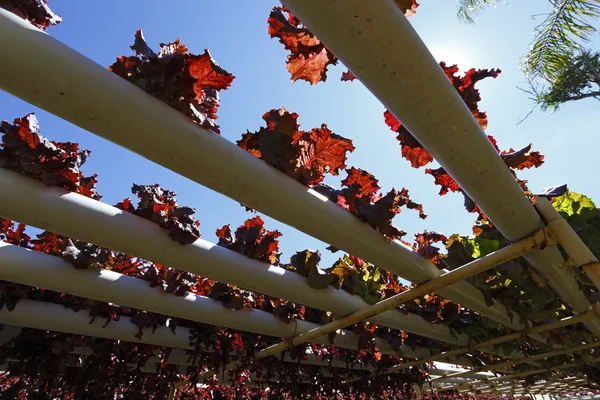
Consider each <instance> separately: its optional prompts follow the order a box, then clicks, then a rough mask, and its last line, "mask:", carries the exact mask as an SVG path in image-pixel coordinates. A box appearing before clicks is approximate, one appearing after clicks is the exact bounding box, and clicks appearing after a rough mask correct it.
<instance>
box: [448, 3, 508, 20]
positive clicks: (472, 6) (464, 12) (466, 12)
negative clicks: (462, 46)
mask: <svg viewBox="0 0 600 400" xmlns="http://www.w3.org/2000/svg"><path fill="white" fill-rule="evenodd" d="M501 2H502V3H505V2H506V1H505V0H460V1H459V2H458V18H459V19H461V20H462V21H464V22H468V23H470V24H472V23H474V22H475V16H476V15H477V14H479V13H480V12H481V11H483V10H484V9H485V8H487V7H491V6H495V5H496V4H497V3H501Z"/></svg>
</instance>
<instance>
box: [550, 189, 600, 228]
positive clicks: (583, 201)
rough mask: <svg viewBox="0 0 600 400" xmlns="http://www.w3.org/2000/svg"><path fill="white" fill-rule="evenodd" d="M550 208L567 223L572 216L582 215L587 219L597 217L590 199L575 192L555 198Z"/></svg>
mask: <svg viewBox="0 0 600 400" xmlns="http://www.w3.org/2000/svg"><path fill="white" fill-rule="evenodd" d="M552 206H553V207H554V208H555V209H556V211H558V212H559V214H560V215H562V217H563V218H565V219H566V220H567V221H568V220H569V217H571V216H573V215H582V216H585V217H589V218H591V217H594V216H596V215H598V209H597V208H596V204H594V202H593V201H592V199H590V198H589V197H587V196H585V195H583V194H579V193H575V192H567V193H565V194H563V195H562V196H559V197H556V198H555V199H554V202H553V203H552Z"/></svg>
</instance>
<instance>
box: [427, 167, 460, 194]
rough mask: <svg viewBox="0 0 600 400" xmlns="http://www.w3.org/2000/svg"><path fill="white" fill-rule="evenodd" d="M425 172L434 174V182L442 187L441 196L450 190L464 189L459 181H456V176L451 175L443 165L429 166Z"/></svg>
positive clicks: (458, 190)
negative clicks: (433, 167)
mask: <svg viewBox="0 0 600 400" xmlns="http://www.w3.org/2000/svg"><path fill="white" fill-rule="evenodd" d="M425 173H426V174H430V175H431V176H433V177H434V178H435V182H434V183H435V184H436V185H439V186H440V187H441V188H440V196H443V195H445V194H446V193H448V192H461V191H462V189H461V188H460V186H459V185H458V183H456V181H455V180H454V178H452V177H451V176H450V174H448V173H447V172H446V170H445V169H444V168H442V167H440V168H436V169H431V168H428V169H426V170H425Z"/></svg>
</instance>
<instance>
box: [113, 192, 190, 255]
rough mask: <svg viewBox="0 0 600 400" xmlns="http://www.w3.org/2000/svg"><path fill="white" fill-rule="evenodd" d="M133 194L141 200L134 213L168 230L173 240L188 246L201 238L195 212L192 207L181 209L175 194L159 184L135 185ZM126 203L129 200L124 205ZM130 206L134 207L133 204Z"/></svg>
mask: <svg viewBox="0 0 600 400" xmlns="http://www.w3.org/2000/svg"><path fill="white" fill-rule="evenodd" d="M131 193H133V194H135V195H137V196H138V198H139V199H140V202H139V204H138V206H137V208H136V209H135V210H134V213H135V214H136V215H138V216H140V217H142V218H145V219H147V220H150V221H153V222H155V223H157V224H158V225H159V226H160V227H161V228H163V229H166V230H168V231H169V237H170V238H171V239H173V240H175V241H176V242H179V243H180V244H182V245H186V244H191V243H194V242H195V241H196V240H197V239H198V238H199V237H200V230H199V229H198V226H199V225H200V223H199V221H197V220H196V219H195V218H194V217H192V215H193V214H194V212H195V210H194V209H193V208H191V207H180V206H179V205H178V204H177V200H176V199H175V192H172V191H170V190H166V189H163V188H161V187H160V186H159V185H158V184H154V185H136V184H133V186H132V188H131ZM125 201H127V199H126V200H124V201H123V203H125ZM120 204H121V203H120ZM123 205H124V206H125V204H123ZM129 206H130V207H132V206H131V203H129Z"/></svg>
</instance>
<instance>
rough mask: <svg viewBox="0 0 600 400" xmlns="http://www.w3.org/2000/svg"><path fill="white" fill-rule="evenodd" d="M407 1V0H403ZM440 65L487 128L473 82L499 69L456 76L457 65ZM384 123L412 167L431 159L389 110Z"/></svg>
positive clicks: (420, 165)
mask: <svg viewBox="0 0 600 400" xmlns="http://www.w3.org/2000/svg"><path fill="white" fill-rule="evenodd" d="M403 1H407V0H403ZM440 67H441V68H442V70H443V71H444V73H445V74H446V76H447V77H448V80H450V82H451V83H452V84H453V85H454V87H455V88H456V90H457V91H458V93H459V94H460V96H461V97H462V99H463V101H464V102H465V104H466V105H467V107H469V110H471V112H472V113H473V116H474V117H475V118H476V119H477V121H478V122H479V125H480V126H481V127H482V129H486V128H487V115H486V114H485V112H482V111H480V110H479V109H478V103H479V101H480V100H481V97H480V95H479V90H477V89H475V84H476V83H477V82H479V81H480V80H482V79H484V78H488V77H492V78H496V77H497V76H498V75H499V74H500V70H499V69H491V70H487V69H480V70H475V69H474V68H472V69H470V70H469V71H467V72H466V73H465V75H463V76H462V77H461V76H457V74H458V67H457V66H456V65H451V66H447V65H446V63H444V62H441V63H440ZM384 118H385V123H386V124H387V125H388V126H389V127H390V129H391V130H392V131H394V132H396V133H397V134H398V136H397V137H396V139H397V140H398V141H399V142H400V146H401V149H402V157H404V158H405V159H407V160H408V161H410V164H411V166H412V167H413V168H420V167H423V166H425V165H427V164H429V163H430V162H432V161H433V157H432V156H431V154H430V153H429V152H428V151H427V150H425V149H424V148H423V146H421V144H420V143H419V142H418V141H417V139H416V138H415V137H414V136H412V135H411V134H410V132H409V131H408V130H407V129H406V128H404V126H402V124H401V123H400V121H398V120H397V119H396V118H395V117H394V116H393V115H392V113H391V112H390V111H389V110H386V111H385V112H384Z"/></svg>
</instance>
